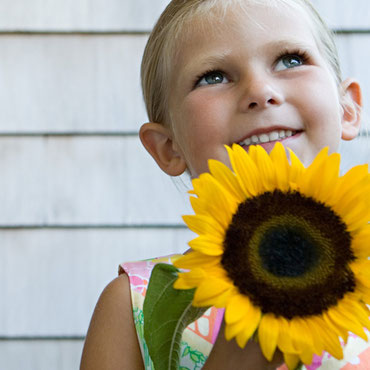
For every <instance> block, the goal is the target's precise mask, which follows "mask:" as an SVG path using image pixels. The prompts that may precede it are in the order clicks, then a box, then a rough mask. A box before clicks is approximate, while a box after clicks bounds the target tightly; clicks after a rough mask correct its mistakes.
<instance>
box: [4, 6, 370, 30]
mask: <svg viewBox="0 0 370 370" xmlns="http://www.w3.org/2000/svg"><path fill="white" fill-rule="evenodd" d="M312 2H313V3H314V4H315V6H316V7H317V8H318V10H319V11H320V13H321V14H322V16H323V17H324V18H325V19H327V21H328V22H329V24H330V25H331V26H332V27H335V28H363V29H368V28H369V19H370V4H369V2H368V0H354V1H349V0H325V1H322V0H313V1H312ZM167 4H168V0H151V1H148V0H135V1H133V0H123V1H122V0H121V1H120V0H110V1H109V2H106V1H104V0H78V1H73V0H55V1H47V0H33V1H32V2H30V1H28V0H2V1H1V2H0V30H46V31H53V30H54V31H55V30H57V31H58V30H62V31H63V30H67V31H69V30H80V31H85V30H99V31H104V30H125V31H132V30H140V31H142V30H146V31H148V30H150V29H151V28H152V26H153V24H154V23H155V21H156V19H157V18H158V17H159V15H160V13H161V11H162V10H163V9H164V8H165V6H166V5H167Z"/></svg>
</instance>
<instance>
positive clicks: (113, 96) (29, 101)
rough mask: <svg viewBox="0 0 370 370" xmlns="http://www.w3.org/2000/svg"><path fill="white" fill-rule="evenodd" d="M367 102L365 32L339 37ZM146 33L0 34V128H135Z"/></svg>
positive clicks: (142, 117) (369, 55)
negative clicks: (76, 34) (132, 34)
mask: <svg viewBox="0 0 370 370" xmlns="http://www.w3.org/2000/svg"><path fill="white" fill-rule="evenodd" d="M337 40H338V44H339V51H340V57H341V60H342V64H343V69H344V71H345V74H344V75H352V74H354V75H356V76H357V77H358V78H359V79H360V81H361V82H362V84H363V86H364V97H365V99H364V100H365V105H367V106H370V91H369V88H370V74H369V73H368V63H367V61H368V60H369V59H370V48H369V47H368V45H369V44H370V34H363V35H361V34H356V35H339V36H338V37H337ZM145 42H146V36H104V37H102V36H86V37H82V36H48V37H41V36H1V37H0V52H1V55H2V57H1V58H0V86H1V89H0V112H1V116H0V132H15V131H17V132H66V131H68V132H94V131H98V132H115V131H120V132H122V131H125V132H126V131H131V132H132V131H134V132H136V131H138V129H139V127H140V125H141V124H142V123H143V122H145V121H146V120H147V118H146V113H145V109H144V104H143V100H142V94H141V89H140V81H139V69H140V62H141V55H142V52H143V49H144V45H145Z"/></svg>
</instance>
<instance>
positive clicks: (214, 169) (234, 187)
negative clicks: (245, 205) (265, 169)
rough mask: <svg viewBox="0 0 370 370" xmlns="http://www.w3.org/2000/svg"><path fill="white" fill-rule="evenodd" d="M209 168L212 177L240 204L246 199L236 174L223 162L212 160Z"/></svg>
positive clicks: (209, 162)
mask: <svg viewBox="0 0 370 370" xmlns="http://www.w3.org/2000/svg"><path fill="white" fill-rule="evenodd" d="M208 167H209V170H210V172H211V174H212V176H213V177H214V178H215V179H216V180H217V181H218V182H219V183H220V184H221V185H222V186H223V187H224V188H225V189H226V190H227V191H228V192H229V193H230V194H232V195H233V196H234V197H235V199H236V200H237V201H238V202H242V201H243V200H244V199H245V194H244V192H243V190H242V188H241V187H240V185H239V182H238V179H237V178H236V176H235V174H234V173H233V172H232V171H231V170H230V169H229V168H228V167H227V166H226V165H224V164H223V163H222V162H219V161H216V160H214V159H210V160H209V161H208Z"/></svg>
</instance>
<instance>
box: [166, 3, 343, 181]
mask: <svg viewBox="0 0 370 370" xmlns="http://www.w3.org/2000/svg"><path fill="white" fill-rule="evenodd" d="M249 17H250V19H249ZM249 17H247V16H246V15H245V13H243V12H242V11H239V12H238V11H235V12H230V11H229V12H228V14H227V16H226V18H225V19H224V20H223V21H222V22H218V23H217V25H213V26H212V25H211V23H209V24H208V23H207V21H205V24H204V28H202V27H195V26H196V24H194V27H189V28H191V29H192V30H191V31H188V32H191V33H190V35H189V37H188V38H187V40H188V41H184V42H183V43H182V44H180V46H178V47H179V54H178V59H177V60H176V63H175V68H174V72H173V74H172V76H171V77H172V78H171V87H170V91H171V93H170V95H171V96H170V102H169V110H170V117H171V122H172V125H173V135H174V140H175V143H176V144H177V145H178V149H179V151H180V153H181V155H182V156H183V157H184V159H185V161H186V163H187V166H188V168H189V170H190V172H191V174H192V176H197V175H199V174H200V173H202V172H205V171H207V170H208V166H207V160H208V159H209V158H214V159H218V160H221V161H223V162H224V163H226V164H227V163H228V159H227V155H226V150H225V148H224V145H225V144H227V145H231V144H232V143H242V144H243V145H244V146H245V147H246V148H247V147H248V143H249V142H251V141H252V140H254V141H255V140H258V143H260V144H261V145H262V146H263V147H264V148H265V149H266V150H268V151H270V150H271V149H272V147H273V146H274V141H275V140H276V139H277V137H278V136H277V135H281V137H279V140H282V143H283V144H284V145H285V146H286V147H289V148H291V149H292V150H293V151H294V152H295V153H296V154H297V155H298V156H299V157H300V159H301V160H302V161H303V162H304V163H305V164H306V165H308V164H309V163H310V162H311V161H312V160H313V158H314V157H315V155H316V154H317V153H318V151H319V150H320V149H321V148H323V147H324V146H329V147H330V150H331V151H336V150H337V147H338V144H339V141H340V138H341V122H342V109H341V107H340V103H339V94H338V87H337V86H336V83H335V81H334V77H333V75H332V73H331V72H330V69H329V67H328V65H327V63H326V61H325V59H324V58H323V56H322V55H321V53H320V51H319V49H318V46H317V45H316V42H315V39H314V37H313V34H312V31H311V26H310V24H309V21H308V19H307V18H306V17H307V16H306V15H305V14H304V13H303V12H301V11H298V10H293V9H289V10H288V9H286V8H283V9H281V8H274V9H273V8H269V7H260V6H253V7H251V9H250V12H249ZM251 20H253V21H251ZM194 22H198V24H199V22H200V20H197V21H194ZM212 22H216V21H215V20H213V21H212ZM210 28H211V29H210ZM202 76H203V77H202ZM290 135H291V136H290ZM266 140H268V141H269V142H267V143H264V142H265V141H266Z"/></svg>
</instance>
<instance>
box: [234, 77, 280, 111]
mask: <svg viewBox="0 0 370 370" xmlns="http://www.w3.org/2000/svg"><path fill="white" fill-rule="evenodd" d="M245 85H246V86H244V89H243V94H242V98H241V109H242V110H244V111H253V110H254V111H256V110H260V109H266V108H268V107H270V106H279V105H281V104H282V103H283V102H284V95H283V93H282V92H281V90H280V88H279V86H278V85H277V82H276V81H275V82H274V81H271V79H269V78H268V77H265V78H257V77H256V76H254V77H252V78H250V79H249V81H247V82H246V83H245Z"/></svg>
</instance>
